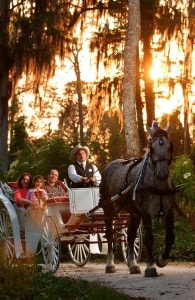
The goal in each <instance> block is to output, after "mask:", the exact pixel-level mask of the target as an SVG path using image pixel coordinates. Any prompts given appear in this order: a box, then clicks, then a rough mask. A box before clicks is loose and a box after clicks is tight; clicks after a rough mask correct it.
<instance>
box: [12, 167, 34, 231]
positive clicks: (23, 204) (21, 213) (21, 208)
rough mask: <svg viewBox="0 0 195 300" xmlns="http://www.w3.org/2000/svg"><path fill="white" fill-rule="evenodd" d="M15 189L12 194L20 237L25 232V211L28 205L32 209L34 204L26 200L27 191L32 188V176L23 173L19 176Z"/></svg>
mask: <svg viewBox="0 0 195 300" xmlns="http://www.w3.org/2000/svg"><path fill="white" fill-rule="evenodd" d="M17 186H18V187H17V189H16V190H15V192H14V201H15V203H16V212H17V216H18V222H19V227H20V231H21V236H23V234H24V231H25V223H26V209H27V208H28V207H29V205H30V206H31V207H32V206H33V205H34V204H35V205H36V203H34V202H32V201H30V200H28V199H26V195H27V192H28V190H29V189H30V188H31V187H32V176H31V174H30V173H28V172H25V173H23V174H21V175H20V177H19V178H18V180H17Z"/></svg>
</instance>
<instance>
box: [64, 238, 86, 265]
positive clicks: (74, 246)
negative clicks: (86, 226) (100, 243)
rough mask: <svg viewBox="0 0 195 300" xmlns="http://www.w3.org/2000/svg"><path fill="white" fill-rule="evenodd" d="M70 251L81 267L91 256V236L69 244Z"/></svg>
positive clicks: (75, 262) (74, 260) (75, 261)
mask: <svg viewBox="0 0 195 300" xmlns="http://www.w3.org/2000/svg"><path fill="white" fill-rule="evenodd" d="M68 251H69V254H70V257H71V259H72V261H73V263H74V264H75V265H77V266H79V267H82V266H84V265H85V264H86V263H87V261H88V260H89V257H90V248H89V237H85V238H84V239H83V240H80V243H79V242H75V243H71V244H68Z"/></svg>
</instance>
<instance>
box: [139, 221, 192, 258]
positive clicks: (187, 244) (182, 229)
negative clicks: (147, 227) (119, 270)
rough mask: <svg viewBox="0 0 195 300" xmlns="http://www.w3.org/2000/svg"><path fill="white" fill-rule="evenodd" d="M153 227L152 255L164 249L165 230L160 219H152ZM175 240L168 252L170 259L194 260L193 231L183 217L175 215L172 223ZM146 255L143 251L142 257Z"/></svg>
mask: <svg viewBox="0 0 195 300" xmlns="http://www.w3.org/2000/svg"><path fill="white" fill-rule="evenodd" d="M153 228H154V255H155V256H157V255H159V253H162V252H163V251H164V246H165V231H164V226H163V222H161V219H159V220H158V219H155V220H154V221H153ZM174 233H175V241H174V244H173V247H172V248H171V252H170V260H171V261H194V260H195V244H194V240H195V232H194V230H193V228H192V226H191V225H190V224H188V222H187V221H186V220H185V218H183V217H177V216H176V217H175V223H174ZM145 257H146V253H143V255H142V259H143V258H145Z"/></svg>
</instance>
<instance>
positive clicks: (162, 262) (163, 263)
mask: <svg viewBox="0 0 195 300" xmlns="http://www.w3.org/2000/svg"><path fill="white" fill-rule="evenodd" d="M168 262H169V259H163V256H162V254H160V255H159V256H158V257H157V260H156V265H157V266H158V267H159V268H164V267H165V266H166V265H167V264H168Z"/></svg>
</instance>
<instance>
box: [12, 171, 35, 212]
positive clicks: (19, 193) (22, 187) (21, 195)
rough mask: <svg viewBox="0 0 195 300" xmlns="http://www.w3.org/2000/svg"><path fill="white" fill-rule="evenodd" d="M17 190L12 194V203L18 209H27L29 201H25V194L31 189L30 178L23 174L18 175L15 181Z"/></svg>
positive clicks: (29, 175)
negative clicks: (13, 202)
mask: <svg viewBox="0 0 195 300" xmlns="http://www.w3.org/2000/svg"><path fill="white" fill-rule="evenodd" d="M17 185H18V188H17V189H16V190H15V192H14V201H15V203H16V205H17V206H18V207H23V208H27V207H28V206H29V204H30V200H28V199H26V194H27V191H28V189H29V188H31V187H32V176H31V174H30V173H28V172H25V173H23V174H21V175H20V177H19V178H18V180H17Z"/></svg>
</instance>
